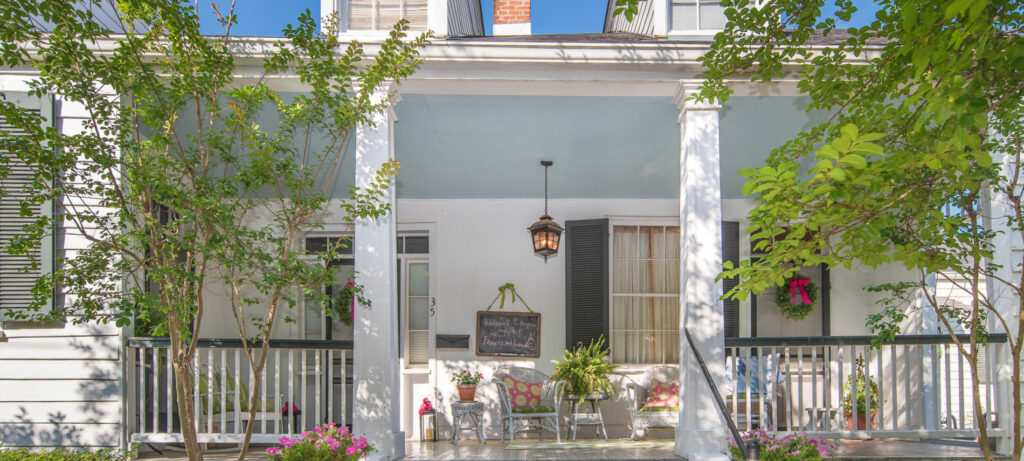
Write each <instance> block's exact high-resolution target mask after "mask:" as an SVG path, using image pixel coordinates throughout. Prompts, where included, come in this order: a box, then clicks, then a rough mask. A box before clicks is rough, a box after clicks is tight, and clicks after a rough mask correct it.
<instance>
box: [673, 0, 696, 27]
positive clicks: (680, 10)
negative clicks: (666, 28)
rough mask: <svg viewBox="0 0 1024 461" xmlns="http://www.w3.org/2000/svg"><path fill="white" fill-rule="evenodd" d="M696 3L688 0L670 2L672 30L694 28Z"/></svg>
mask: <svg viewBox="0 0 1024 461" xmlns="http://www.w3.org/2000/svg"><path fill="white" fill-rule="evenodd" d="M696 29H697V5H696V3H694V2H692V1H689V2H684V1H678V0H677V1H674V2H672V30H696Z"/></svg>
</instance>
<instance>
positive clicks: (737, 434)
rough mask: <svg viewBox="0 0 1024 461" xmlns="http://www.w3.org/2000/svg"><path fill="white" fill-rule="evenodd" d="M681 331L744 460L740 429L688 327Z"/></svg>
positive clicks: (745, 457) (745, 455)
mask: <svg viewBox="0 0 1024 461" xmlns="http://www.w3.org/2000/svg"><path fill="white" fill-rule="evenodd" d="M683 332H684V333H686V342H687V343H689V344H690V350H691V351H693V355H694V356H695V357H697V364H698V365H700V371H701V372H702V373H703V374H704V380H706V381H707V383H708V387H709V388H711V394H712V395H714V396H715V403H716V404H718V409H719V411H721V412H722V416H723V417H725V422H726V423H728V424H729V431H730V432H732V436H733V438H734V439H735V440H736V445H737V446H739V447H741V448H740V450H739V451H740V458H742V459H744V460H746V459H747V454H746V453H744V449H743V446H742V445H741V444H742V443H743V437H741V436H740V430H739V428H737V427H736V422H735V421H733V420H732V416H729V409H728V408H727V407H726V406H725V400H722V394H719V393H718V386H716V385H715V380H714V379H712V378H711V372H710V371H708V366H707V365H706V364H705V363H704V357H701V355H700V351H698V350H697V345H696V344H694V343H693V337H691V336H690V328H689V327H683Z"/></svg>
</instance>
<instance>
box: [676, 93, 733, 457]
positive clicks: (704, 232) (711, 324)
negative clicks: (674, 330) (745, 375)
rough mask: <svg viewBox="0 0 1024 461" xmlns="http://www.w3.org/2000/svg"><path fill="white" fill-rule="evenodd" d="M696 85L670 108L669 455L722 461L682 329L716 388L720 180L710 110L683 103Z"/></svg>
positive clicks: (719, 425)
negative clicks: (675, 166)
mask: <svg viewBox="0 0 1024 461" xmlns="http://www.w3.org/2000/svg"><path fill="white" fill-rule="evenodd" d="M698 84H699V82H690V81H680V82H679V87H678V88H677V90H676V95H675V98H674V100H673V102H675V103H676V106H677V107H679V110H680V114H679V125H680V137H681V140H680V151H679V179H680V181H679V182H680V184H679V223H680V226H681V229H680V238H681V240H682V241H681V242H680V243H681V245H680V253H681V254H680V271H679V277H680V280H679V283H680V285H679V286H680V291H681V293H680V299H679V304H680V319H681V324H682V325H681V327H680V332H679V348H680V353H679V360H680V363H679V374H680V377H679V382H680V384H681V385H680V390H681V395H680V408H679V427H678V428H677V429H676V446H675V448H676V450H675V451H676V454H678V455H680V456H684V457H686V458H687V459H689V460H690V461H701V460H722V461H725V460H728V459H729V457H728V455H727V454H726V450H727V447H726V443H725V437H727V436H728V429H727V426H726V423H725V419H724V418H723V417H722V415H721V413H720V412H719V410H718V408H717V407H716V405H715V400H714V396H713V394H712V393H711V389H710V387H709V386H708V383H707V381H706V380H705V378H704V376H703V374H702V372H701V369H700V366H699V365H698V364H697V359H696V357H695V356H694V354H693V353H692V351H691V349H690V346H689V344H688V343H687V341H686V336H685V331H683V328H689V330H690V334H691V335H692V336H693V339H694V343H695V344H696V346H697V349H698V350H699V351H700V354H701V356H702V357H703V358H704V362H705V363H706V364H707V366H708V369H709V370H710V371H711V374H712V377H713V378H714V380H715V385H716V386H719V388H720V387H721V384H722V383H723V381H724V379H725V322H724V307H723V306H724V305H723V303H722V301H721V300H720V299H719V298H720V297H721V295H722V289H721V284H720V283H718V282H716V281H715V277H717V276H718V273H719V272H721V270H722V229H721V220H722V201H721V198H722V197H721V195H722V193H721V185H720V173H719V150H718V111H719V109H720V108H721V106H719V105H718V104H717V103H713V104H712V103H696V102H693V101H690V100H688V98H689V97H690V96H692V95H693V94H694V93H695V92H696V91H697V87H698Z"/></svg>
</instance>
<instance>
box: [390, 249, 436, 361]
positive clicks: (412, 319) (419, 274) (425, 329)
mask: <svg viewBox="0 0 1024 461" xmlns="http://www.w3.org/2000/svg"><path fill="white" fill-rule="evenodd" d="M396 243H397V247H396V251H397V253H398V302H399V311H398V312H399V322H400V323H399V325H400V326H401V325H402V323H404V328H402V329H401V331H404V332H405V334H404V340H403V341H402V342H403V344H404V347H402V356H404V357H405V358H406V363H407V364H408V365H410V366H418V365H426V364H427V362H428V360H429V359H430V301H431V299H430V259H429V256H428V253H429V251H430V242H429V240H428V237H427V236H425V235H399V236H398V242H396Z"/></svg>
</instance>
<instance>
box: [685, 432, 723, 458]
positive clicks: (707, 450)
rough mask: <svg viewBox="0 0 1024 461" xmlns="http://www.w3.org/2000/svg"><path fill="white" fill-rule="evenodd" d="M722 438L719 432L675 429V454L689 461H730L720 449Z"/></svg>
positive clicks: (721, 433)
mask: <svg viewBox="0 0 1024 461" xmlns="http://www.w3.org/2000/svg"><path fill="white" fill-rule="evenodd" d="M724 437H725V434H724V433H723V431H720V430H694V429H682V428H679V429H676V454H677V455H679V456H683V457H685V458H686V459H687V460H689V461H730V458H729V455H727V454H724V453H722V451H721V449H720V447H721V446H722V443H721V442H722V440H724Z"/></svg>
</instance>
